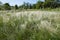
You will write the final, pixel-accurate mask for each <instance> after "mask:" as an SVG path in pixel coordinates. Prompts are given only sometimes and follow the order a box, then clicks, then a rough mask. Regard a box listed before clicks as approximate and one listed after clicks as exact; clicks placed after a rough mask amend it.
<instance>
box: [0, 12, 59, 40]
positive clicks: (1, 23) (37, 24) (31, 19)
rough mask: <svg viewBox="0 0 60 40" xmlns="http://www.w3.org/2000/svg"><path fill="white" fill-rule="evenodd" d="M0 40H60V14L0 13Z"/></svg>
mask: <svg viewBox="0 0 60 40" xmlns="http://www.w3.org/2000/svg"><path fill="white" fill-rule="evenodd" d="M0 40H60V12H53V11H51V12H50V11H21V12H16V13H15V12H0Z"/></svg>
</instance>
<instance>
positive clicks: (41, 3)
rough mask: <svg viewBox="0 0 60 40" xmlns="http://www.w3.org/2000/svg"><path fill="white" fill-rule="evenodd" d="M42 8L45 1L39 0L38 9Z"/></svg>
mask: <svg viewBox="0 0 60 40" xmlns="http://www.w3.org/2000/svg"><path fill="white" fill-rule="evenodd" d="M40 8H43V2H42V1H38V2H37V3H36V9H40Z"/></svg>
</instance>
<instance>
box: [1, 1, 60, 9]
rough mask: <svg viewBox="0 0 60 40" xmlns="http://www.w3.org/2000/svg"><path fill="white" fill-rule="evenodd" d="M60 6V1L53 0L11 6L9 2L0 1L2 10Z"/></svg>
mask: <svg viewBox="0 0 60 40" xmlns="http://www.w3.org/2000/svg"><path fill="white" fill-rule="evenodd" d="M58 7H60V3H56V2H54V1H53V2H51V0H46V1H45V2H42V1H40V0H39V1H37V3H35V4H30V3H28V2H27V3H25V2H24V3H23V4H22V5H20V6H18V5H15V6H10V5H9V3H5V4H3V3H2V2H0V10H11V9H12V8H13V9H44V8H58Z"/></svg>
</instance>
